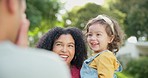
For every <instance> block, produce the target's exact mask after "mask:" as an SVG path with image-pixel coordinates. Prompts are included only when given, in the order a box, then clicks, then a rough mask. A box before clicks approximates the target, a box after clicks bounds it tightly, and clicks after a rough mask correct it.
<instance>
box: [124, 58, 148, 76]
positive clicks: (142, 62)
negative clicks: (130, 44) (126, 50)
mask: <svg viewBox="0 0 148 78" xmlns="http://www.w3.org/2000/svg"><path fill="white" fill-rule="evenodd" d="M147 59H148V57H141V58H140V59H135V60H132V61H130V62H129V63H128V64H127V68H126V70H125V71H126V72H127V73H129V74H131V75H133V76H134V78H147V77H148V70H147V69H148V60H147Z"/></svg>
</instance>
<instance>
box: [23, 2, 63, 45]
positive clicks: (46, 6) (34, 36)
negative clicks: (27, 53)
mask: <svg viewBox="0 0 148 78" xmlns="http://www.w3.org/2000/svg"><path fill="white" fill-rule="evenodd" d="M26 2H27V10H26V14H27V17H28V18H29V20H30V22H31V25H30V29H29V36H30V38H31V42H30V43H31V45H34V44H35V42H36V41H38V38H39V37H38V36H39V35H42V34H43V33H45V32H47V31H48V30H49V29H51V28H52V27H54V26H55V25H56V23H57V17H56V14H57V13H58V11H59V9H60V7H61V6H62V4H61V3H60V2H58V0H27V1H26Z"/></svg>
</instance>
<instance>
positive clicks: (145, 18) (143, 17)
mask: <svg viewBox="0 0 148 78" xmlns="http://www.w3.org/2000/svg"><path fill="white" fill-rule="evenodd" d="M147 3H148V0H142V1H140V0H117V2H116V3H113V4H112V6H111V9H118V10H119V11H121V12H123V13H125V14H126V17H125V20H124V23H125V33H126V34H127V36H133V35H134V36H136V37H137V38H139V37H141V36H145V37H148V5H147Z"/></svg>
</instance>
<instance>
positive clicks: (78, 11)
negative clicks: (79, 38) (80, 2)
mask: <svg viewBox="0 0 148 78" xmlns="http://www.w3.org/2000/svg"><path fill="white" fill-rule="evenodd" d="M99 14H106V15H109V16H111V17H114V18H115V19H116V20H117V21H118V22H119V23H120V24H121V25H122V26H123V19H124V16H125V15H124V13H121V12H120V11H118V10H112V11H111V10H109V9H107V8H104V7H102V6H100V5H97V4H95V3H88V4H86V5H85V6H83V7H74V8H73V9H72V10H71V11H70V12H68V13H67V14H65V16H63V18H64V21H65V25H64V26H65V27H68V26H75V27H78V28H80V29H84V27H85V25H86V23H87V22H88V21H89V20H90V19H91V18H94V17H96V16H97V15H99ZM68 20H69V21H71V24H67V21H68Z"/></svg>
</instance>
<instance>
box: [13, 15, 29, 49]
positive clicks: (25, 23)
mask: <svg viewBox="0 0 148 78" xmlns="http://www.w3.org/2000/svg"><path fill="white" fill-rule="evenodd" d="M22 16H23V17H22V20H21V26H20V29H19V32H18V38H17V41H16V44H17V45H18V46H21V47H27V46H28V29H29V25H30V22H29V20H28V19H27V18H26V14H23V15H22Z"/></svg>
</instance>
